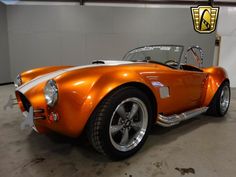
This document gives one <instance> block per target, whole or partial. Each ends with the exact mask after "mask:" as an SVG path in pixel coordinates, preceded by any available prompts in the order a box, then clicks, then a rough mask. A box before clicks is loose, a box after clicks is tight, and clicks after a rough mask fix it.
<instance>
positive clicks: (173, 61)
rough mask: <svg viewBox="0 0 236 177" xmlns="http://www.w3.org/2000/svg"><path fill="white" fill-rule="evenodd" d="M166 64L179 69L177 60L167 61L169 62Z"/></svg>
mask: <svg viewBox="0 0 236 177" xmlns="http://www.w3.org/2000/svg"><path fill="white" fill-rule="evenodd" d="M165 64H166V65H168V66H174V67H177V66H178V62H177V61H175V60H167V61H166V62H165Z"/></svg>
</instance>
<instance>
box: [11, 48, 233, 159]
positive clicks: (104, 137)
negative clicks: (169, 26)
mask: <svg viewBox="0 0 236 177" xmlns="http://www.w3.org/2000/svg"><path fill="white" fill-rule="evenodd" d="M182 53H183V46H180V45H151V46H145V47H140V48H136V49H134V50H131V51H129V52H128V53H127V54H126V55H125V56H124V58H123V60H120V61H113V60H98V61H94V62H93V63H92V64H91V65H86V66H52V67H43V68H38V69H33V70H29V71H26V72H23V73H21V74H19V75H18V76H17V78H16V81H15V85H16V92H15V94H16V98H17V102H18V104H19V107H20V109H21V111H22V112H23V114H24V115H25V117H26V119H24V122H22V124H21V127H22V128H25V127H26V126H29V127H32V128H33V129H34V130H35V131H37V132H39V133H47V132H49V131H55V132H58V133H61V134H64V135H67V136H71V137H77V136H79V135H80V134H81V133H82V132H83V131H86V133H87V136H88V139H89V141H90V142H91V144H92V145H93V147H94V148H95V149H96V150H97V151H98V152H100V153H103V154H105V155H107V156H109V157H111V158H116V159H117V158H119V159H121V158H125V157H128V156H131V155H132V154H134V153H135V152H137V151H138V150H139V149H140V148H141V147H142V145H143V144H144V142H145V140H146V139H147V137H148V134H149V132H150V129H151V127H152V125H153V124H159V125H161V126H164V127H170V126H173V125H176V124H179V123H180V122H181V121H183V120H187V119H190V118H193V117H195V116H197V115H199V114H202V113H207V114H210V115H213V116H224V115H225V114H226V112H227V110H228V108H229V104H230V85H229V79H228V76H227V73H226V71H225V70H224V69H223V68H220V67H209V68H202V67H201V65H202V63H203V52H202V50H201V48H200V47H198V46H192V47H190V48H189V49H188V50H187V51H186V54H185V55H184V56H183V60H181V58H182ZM181 61H182V62H181ZM194 61H195V62H194ZM190 63H191V64H190ZM193 63H195V65H196V64H198V65H197V67H196V66H194V64H193Z"/></svg>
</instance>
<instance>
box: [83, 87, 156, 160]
mask: <svg viewBox="0 0 236 177" xmlns="http://www.w3.org/2000/svg"><path fill="white" fill-rule="evenodd" d="M134 97H135V98H138V99H140V100H142V102H143V103H144V104H145V106H146V110H147V113H148V116H147V117H148V123H147V128H146V132H145V134H144V136H143V137H142V140H141V141H140V142H139V143H138V145H137V146H136V147H135V148H133V149H131V150H129V151H125V152H123V151H120V150H118V149H117V148H115V146H113V144H112V141H111V138H110V134H109V133H110V132H109V127H110V122H111V119H112V117H113V115H114V114H113V112H114V111H115V110H117V106H118V105H120V104H121V103H122V101H123V100H126V99H129V98H134ZM152 115H153V112H152V109H151V105H150V101H149V99H148V96H147V95H146V94H145V93H144V92H143V91H141V90H139V89H137V88H135V87H132V86H127V87H121V88H119V89H117V90H115V91H113V92H112V93H110V94H109V95H108V96H107V97H106V98H105V99H103V101H102V102H101V103H100V104H99V105H98V107H97V108H96V109H95V111H94V113H93V114H92V116H91V118H90V120H89V122H88V126H87V136H88V139H89V141H90V143H91V144H92V145H93V147H94V148H95V149H96V150H97V151H98V152H100V153H102V154H104V155H106V156H108V157H110V158H111V159H114V160H120V159H124V158H127V157H129V156H131V155H133V154H134V153H136V152H137V151H138V150H139V149H140V148H141V147H142V145H143V144H144V142H145V141H146V139H147V137H148V134H149V131H150V129H151V126H152V125H151V124H152ZM145 120H146V119H145Z"/></svg>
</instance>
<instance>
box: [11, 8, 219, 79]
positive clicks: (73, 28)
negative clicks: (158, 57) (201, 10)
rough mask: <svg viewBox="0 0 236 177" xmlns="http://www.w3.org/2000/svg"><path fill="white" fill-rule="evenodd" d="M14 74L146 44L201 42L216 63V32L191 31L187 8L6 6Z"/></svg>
mask: <svg viewBox="0 0 236 177" xmlns="http://www.w3.org/2000/svg"><path fill="white" fill-rule="evenodd" d="M8 29H9V47H10V62H11V73H12V75H11V77H12V78H14V77H15V75H16V74H17V73H18V72H21V71H24V70H27V69H30V68H34V67H40V66H45V65H81V64H88V63H90V62H91V61H92V60H95V59H121V57H122V56H123V55H124V53H126V52H127V51H128V50H129V49H132V48H135V47H138V46H143V45H147V44H162V43H163V44H166V43H167V44H168V43H173V44H183V45H185V46H189V45H192V44H197V45H200V46H202V47H203V49H204V50H205V52H206V58H207V59H206V60H205V66H210V65H212V62H213V54H214V40H215V33H213V34H210V35H205V34H198V33H197V32H195V31H194V30H193V26H192V18H191V13H190V9H189V7H186V8H171V7H169V8H168V7H165V8H134V7H91V6H89V7H88V6H82V7H81V6H79V5H75V6H66V5H63V6H8Z"/></svg>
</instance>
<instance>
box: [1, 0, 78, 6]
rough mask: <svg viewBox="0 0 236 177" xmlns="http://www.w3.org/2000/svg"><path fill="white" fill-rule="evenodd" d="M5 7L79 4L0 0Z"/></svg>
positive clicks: (73, 3)
mask: <svg viewBox="0 0 236 177" xmlns="http://www.w3.org/2000/svg"><path fill="white" fill-rule="evenodd" d="M0 2H2V3H4V4H6V5H78V4H79V2H55V1H51V2H50V1H47V2H45V1H20V0H0Z"/></svg>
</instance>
